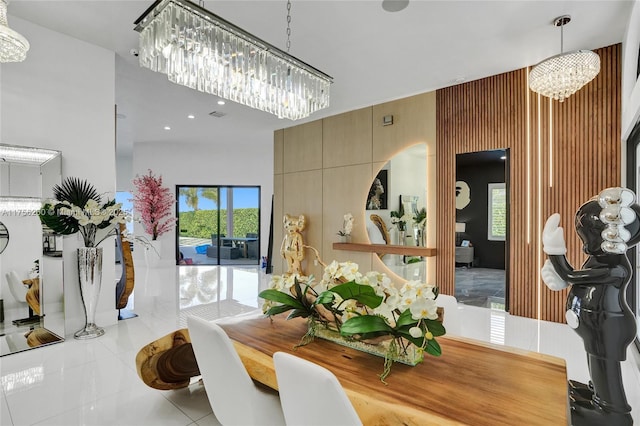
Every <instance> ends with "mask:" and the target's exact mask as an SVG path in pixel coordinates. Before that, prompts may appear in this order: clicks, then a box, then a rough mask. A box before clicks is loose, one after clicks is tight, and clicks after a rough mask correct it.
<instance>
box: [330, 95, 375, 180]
mask: <svg viewBox="0 0 640 426" xmlns="http://www.w3.org/2000/svg"><path fill="white" fill-rule="evenodd" d="M371 111H372V108H371V107H369V108H363V109H359V110H356V111H351V112H347V113H344V114H339V115H334V116H333V117H328V118H325V119H324V120H322V150H323V153H322V158H323V161H324V162H323V167H324V168H328V167H340V166H348V165H352V164H362V163H370V162H371V132H372V130H371Z"/></svg>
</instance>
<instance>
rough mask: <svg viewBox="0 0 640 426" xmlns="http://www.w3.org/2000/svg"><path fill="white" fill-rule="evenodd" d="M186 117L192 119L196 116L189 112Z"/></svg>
mask: <svg viewBox="0 0 640 426" xmlns="http://www.w3.org/2000/svg"><path fill="white" fill-rule="evenodd" d="M187 118H190V119H192V120H193V119H194V118H196V116H195V115H193V114H189V115H187Z"/></svg>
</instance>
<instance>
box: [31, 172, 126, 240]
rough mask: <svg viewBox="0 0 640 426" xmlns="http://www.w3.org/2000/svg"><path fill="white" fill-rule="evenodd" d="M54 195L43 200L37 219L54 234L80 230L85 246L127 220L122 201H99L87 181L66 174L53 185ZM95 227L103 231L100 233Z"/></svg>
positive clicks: (108, 234)
mask: <svg viewBox="0 0 640 426" xmlns="http://www.w3.org/2000/svg"><path fill="white" fill-rule="evenodd" d="M53 194H54V198H55V199H54V200H49V201H46V202H45V203H44V205H43V207H42V209H41V210H40V212H39V214H38V215H39V217H40V221H41V222H42V223H43V225H45V226H47V227H49V228H50V229H52V230H53V232H55V233H57V234H61V235H71V234H75V233H76V232H79V233H80V234H81V235H82V238H83V240H84V244H85V247H95V246H96V245H97V244H100V242H102V241H104V239H105V238H107V237H109V236H111V235H115V233H116V228H117V226H118V225H119V224H120V223H124V222H125V221H126V220H128V215H127V214H126V212H123V211H122V205H121V204H119V203H116V201H115V200H107V201H106V202H102V200H101V197H100V195H99V194H98V191H96V189H95V187H94V186H93V185H92V184H90V183H89V182H88V181H86V180H83V179H79V178H76V177H68V178H66V179H65V180H64V181H63V182H62V184H61V185H56V186H54V187H53ZM98 230H102V231H103V232H102V233H101V235H98V234H97V231H98Z"/></svg>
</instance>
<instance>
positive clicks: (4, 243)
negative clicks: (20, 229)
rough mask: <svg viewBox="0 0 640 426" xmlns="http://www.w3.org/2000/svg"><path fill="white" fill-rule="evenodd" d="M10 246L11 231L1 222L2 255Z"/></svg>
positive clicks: (0, 246) (0, 241) (0, 243)
mask: <svg viewBox="0 0 640 426" xmlns="http://www.w3.org/2000/svg"><path fill="white" fill-rule="evenodd" d="M8 245H9V230H8V229H7V227H6V226H4V223H2V222H0V253H2V252H3V251H4V249H6V248H7V246H8Z"/></svg>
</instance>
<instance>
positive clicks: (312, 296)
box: [260, 261, 446, 381]
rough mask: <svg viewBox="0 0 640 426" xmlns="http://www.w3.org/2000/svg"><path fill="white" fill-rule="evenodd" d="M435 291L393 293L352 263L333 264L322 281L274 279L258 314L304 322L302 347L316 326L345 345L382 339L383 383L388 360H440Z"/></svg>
mask: <svg viewBox="0 0 640 426" xmlns="http://www.w3.org/2000/svg"><path fill="white" fill-rule="evenodd" d="M437 296H438V289H437V287H436V286H434V285H431V284H425V283H420V282H417V281H407V282H406V283H405V284H404V285H403V286H402V287H401V288H400V289H398V288H397V287H396V286H395V285H394V284H393V283H392V282H391V280H390V279H389V278H388V277H387V276H386V275H385V274H383V273H380V272H376V271H371V272H368V273H366V274H362V273H361V272H359V271H358V265H357V264H356V263H353V262H336V261H333V262H331V263H330V264H329V265H327V266H326V267H325V269H324V273H323V276H322V280H320V282H318V283H315V284H314V280H313V277H301V276H295V275H291V276H288V277H283V276H274V277H273V278H272V281H271V285H270V289H268V290H265V291H263V292H261V293H260V297H262V298H263V299H265V303H264V304H263V312H264V313H265V314H266V315H269V316H272V315H277V314H280V313H284V312H288V311H291V313H290V314H289V317H288V318H295V317H303V318H308V320H309V331H308V332H307V335H305V337H304V338H303V342H302V343H301V344H307V343H309V342H310V341H312V340H313V337H314V335H315V333H316V330H317V327H318V325H324V326H325V327H327V328H331V329H335V330H337V331H339V333H340V334H341V335H342V336H343V337H344V338H347V339H353V340H358V341H371V340H372V339H380V338H382V339H386V341H387V343H388V346H386V348H387V349H386V350H387V354H386V356H385V369H384V372H383V373H382V374H381V376H380V377H381V379H382V380H383V381H384V379H385V378H386V376H387V375H388V374H389V372H390V370H391V365H392V360H393V359H394V358H397V357H398V355H403V354H404V355H406V354H407V351H408V350H409V349H410V348H411V347H413V349H414V350H415V351H417V354H418V362H421V361H422V359H423V353H424V352H427V353H428V354H430V355H434V356H439V355H440V354H441V349H440V345H439V344H438V342H437V341H436V339H435V338H436V337H438V336H442V335H444V334H445V333H446V331H445V328H444V326H443V325H442V323H441V322H440V321H438V313H437V305H436V298H437Z"/></svg>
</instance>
